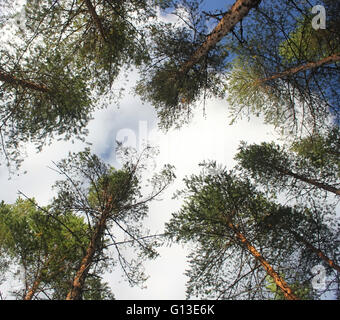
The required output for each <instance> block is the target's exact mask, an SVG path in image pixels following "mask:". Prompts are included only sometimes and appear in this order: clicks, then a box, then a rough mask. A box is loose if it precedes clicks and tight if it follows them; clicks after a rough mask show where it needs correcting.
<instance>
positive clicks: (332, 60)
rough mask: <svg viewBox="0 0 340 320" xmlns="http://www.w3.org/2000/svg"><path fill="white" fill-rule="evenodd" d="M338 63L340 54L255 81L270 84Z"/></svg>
mask: <svg viewBox="0 0 340 320" xmlns="http://www.w3.org/2000/svg"><path fill="white" fill-rule="evenodd" d="M337 61H340V55H339V54H333V55H331V56H329V57H326V58H324V59H321V60H319V61H317V62H309V63H306V64H303V65H301V66H298V67H294V68H291V69H288V70H286V71H283V72H278V73H275V74H273V75H272V76H270V77H268V78H264V79H259V80H257V81H255V83H256V84H262V83H265V82H268V81H271V80H275V79H279V78H284V77H287V76H291V75H293V74H295V73H298V72H301V71H305V70H309V69H314V68H318V67H321V66H323V65H325V64H330V63H335V62H337Z"/></svg>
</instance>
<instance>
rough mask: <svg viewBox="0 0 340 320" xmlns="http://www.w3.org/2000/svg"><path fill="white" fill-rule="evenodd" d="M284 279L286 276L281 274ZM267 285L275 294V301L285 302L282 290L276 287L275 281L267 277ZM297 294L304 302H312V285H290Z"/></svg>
mask: <svg viewBox="0 0 340 320" xmlns="http://www.w3.org/2000/svg"><path fill="white" fill-rule="evenodd" d="M280 276H281V277H283V278H284V274H280ZM266 281H267V283H268V284H267V285H266V288H267V289H268V290H270V291H271V292H273V293H274V294H275V296H274V300H284V294H283V292H282V291H281V290H280V288H279V287H278V286H277V285H276V283H275V282H274V281H273V279H272V278H271V277H269V276H267V277H266ZM290 287H291V288H292V290H293V291H294V292H295V294H296V295H297V296H298V297H299V298H300V299H302V300H311V297H312V296H311V294H310V292H311V291H312V288H311V285H306V286H301V284H299V283H293V284H291V285H290Z"/></svg>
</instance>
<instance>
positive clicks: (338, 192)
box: [277, 168, 340, 196]
mask: <svg viewBox="0 0 340 320" xmlns="http://www.w3.org/2000/svg"><path fill="white" fill-rule="evenodd" d="M277 171H279V172H280V173H282V174H284V175H287V176H290V177H293V178H295V179H298V180H300V181H303V182H306V183H308V184H311V185H313V186H315V187H317V188H319V189H323V190H326V191H329V192H332V193H334V194H336V195H338V196H340V189H337V188H335V187H333V186H330V185H329V184H326V183H322V182H319V181H317V180H315V179H312V178H307V177H305V176H303V175H299V174H297V173H294V172H292V171H290V170H286V169H283V168H277Z"/></svg>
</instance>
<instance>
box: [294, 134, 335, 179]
mask: <svg viewBox="0 0 340 320" xmlns="http://www.w3.org/2000/svg"><path fill="white" fill-rule="evenodd" d="M339 141H340V131H339V127H331V128H330V129H329V130H328V131H327V132H325V133H324V134H321V133H317V134H314V135H310V136H307V137H306V138H303V139H301V140H297V141H294V142H293V144H292V147H291V149H292V151H293V152H296V153H297V154H298V155H299V156H301V157H304V158H306V159H309V160H310V161H311V163H312V164H313V166H315V167H316V168H319V169H321V170H325V169H328V170H329V169H331V168H332V170H333V172H334V174H335V175H336V174H337V176H338V178H339V177H340V160H339V156H340V143H339Z"/></svg>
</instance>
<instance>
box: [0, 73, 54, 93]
mask: <svg viewBox="0 0 340 320" xmlns="http://www.w3.org/2000/svg"><path fill="white" fill-rule="evenodd" d="M0 81H3V82H6V83H8V84H10V85H12V86H14V85H19V86H21V87H22V88H26V89H31V90H35V91H40V92H43V93H47V92H49V91H50V90H49V88H48V87H47V86H45V85H43V84H39V83H35V82H32V81H28V80H23V79H18V78H17V77H15V76H13V75H11V74H9V73H7V72H4V71H2V70H0Z"/></svg>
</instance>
